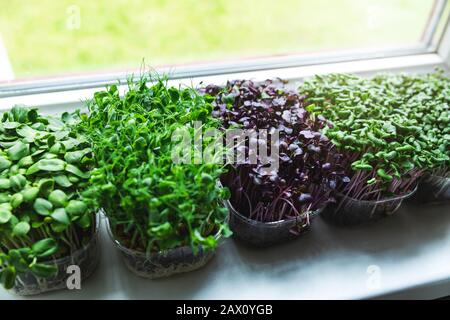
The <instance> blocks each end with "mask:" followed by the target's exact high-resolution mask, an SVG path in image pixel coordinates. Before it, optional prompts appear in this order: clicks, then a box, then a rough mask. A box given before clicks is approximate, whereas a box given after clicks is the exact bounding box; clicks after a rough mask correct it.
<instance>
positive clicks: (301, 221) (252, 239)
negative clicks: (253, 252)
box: [226, 201, 322, 247]
mask: <svg viewBox="0 0 450 320" xmlns="http://www.w3.org/2000/svg"><path fill="white" fill-rule="evenodd" d="M226 204H227V206H228V208H229V211H230V217H229V224H230V229H231V230H232V231H233V237H236V238H238V239H239V240H241V241H243V242H245V243H247V244H250V245H252V246H256V247H268V246H271V245H274V244H277V243H281V242H285V241H288V240H291V239H295V238H297V237H298V236H299V235H300V234H302V233H304V232H305V231H307V230H308V229H309V227H310V220H311V219H312V218H314V217H315V216H317V215H318V214H319V213H320V212H321V211H322V209H319V210H317V211H312V212H308V213H305V215H304V216H303V217H302V218H298V219H296V218H292V219H285V220H280V221H275V222H260V221H256V220H253V219H249V218H247V217H245V216H244V215H242V214H241V213H239V212H238V211H237V210H236V209H234V207H233V206H232V204H231V203H230V202H229V201H227V203H226ZM293 231H294V232H293Z"/></svg>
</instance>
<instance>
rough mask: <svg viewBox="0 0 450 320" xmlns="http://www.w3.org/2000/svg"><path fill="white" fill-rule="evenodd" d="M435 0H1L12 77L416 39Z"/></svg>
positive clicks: (1, 27)
mask: <svg viewBox="0 0 450 320" xmlns="http://www.w3.org/2000/svg"><path fill="white" fill-rule="evenodd" d="M432 5H433V0H336V1H332V0H279V1H273V0H204V1H198V0H134V1H133V0H131V1H130V0H128V1H126V0H108V1H96V0H91V1H77V0H59V1H57V0H39V1H29V0H0V35H1V37H2V38H3V41H4V45H5V46H6V49H7V51H8V55H9V58H10V61H11V64H12V66H13V71H14V73H15V76H16V78H23V77H30V76H49V75H55V74H67V73H73V72H85V71H91V72H92V71H100V70H120V69H123V68H138V67H139V65H140V64H141V62H142V60H143V59H144V58H145V63H146V64H147V65H152V66H158V65H164V64H170V65H173V64H183V63H193V62H204V61H214V60H223V59H236V58H251V57H258V56H267V55H279V54H288V53H305V52H316V51H323V50H335V49H349V48H366V47H380V46H385V45H386V46H390V45H400V44H408V43H415V42H418V41H419V40H420V37H421V35H422V33H423V30H424V27H425V25H426V23H427V19H428V17H429V14H430V11H431V8H432Z"/></svg>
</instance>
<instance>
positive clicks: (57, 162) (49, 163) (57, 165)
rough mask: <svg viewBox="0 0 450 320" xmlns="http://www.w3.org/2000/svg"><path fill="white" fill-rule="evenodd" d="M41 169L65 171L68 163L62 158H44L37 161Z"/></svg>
mask: <svg viewBox="0 0 450 320" xmlns="http://www.w3.org/2000/svg"><path fill="white" fill-rule="evenodd" d="M37 165H38V168H39V170H43V171H52V172H54V171H63V170H64V168H65V167H66V163H65V162H64V161H63V160H61V159H42V160H39V161H38V162H37Z"/></svg>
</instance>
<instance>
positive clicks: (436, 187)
mask: <svg viewBox="0 0 450 320" xmlns="http://www.w3.org/2000/svg"><path fill="white" fill-rule="evenodd" d="M414 198H415V199H414V200H415V202H416V203H420V204H447V203H450V177H440V176H435V175H428V176H426V177H424V178H423V179H422V180H421V181H420V183H419V187H418V189H417V194H416V195H415V197H414Z"/></svg>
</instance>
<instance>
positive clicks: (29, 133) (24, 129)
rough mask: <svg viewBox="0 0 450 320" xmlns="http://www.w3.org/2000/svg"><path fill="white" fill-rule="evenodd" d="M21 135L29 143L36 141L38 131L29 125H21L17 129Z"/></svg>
mask: <svg viewBox="0 0 450 320" xmlns="http://www.w3.org/2000/svg"><path fill="white" fill-rule="evenodd" d="M16 132H17V134H18V135H19V136H21V137H23V138H25V140H26V141H27V142H28V143H32V142H34V139H35V138H36V136H37V134H38V132H37V131H36V130H34V129H33V128H31V127H29V126H27V125H21V126H19V127H18V128H17V129H16Z"/></svg>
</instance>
